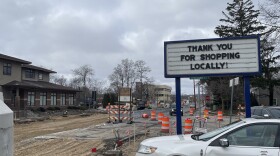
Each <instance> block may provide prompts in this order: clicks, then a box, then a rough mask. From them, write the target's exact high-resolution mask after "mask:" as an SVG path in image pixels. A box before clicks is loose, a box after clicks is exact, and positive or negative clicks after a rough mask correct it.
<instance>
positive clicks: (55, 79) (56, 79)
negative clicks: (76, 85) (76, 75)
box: [50, 74, 67, 86]
mask: <svg viewBox="0 0 280 156" xmlns="http://www.w3.org/2000/svg"><path fill="white" fill-rule="evenodd" d="M50 82H52V83H54V84H58V85H62V86H67V79H66V78H65V77H64V76H63V75H58V74H52V75H50Z"/></svg>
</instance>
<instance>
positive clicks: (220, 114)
mask: <svg viewBox="0 0 280 156" xmlns="http://www.w3.org/2000/svg"><path fill="white" fill-rule="evenodd" d="M218 121H223V112H222V111H218Z"/></svg>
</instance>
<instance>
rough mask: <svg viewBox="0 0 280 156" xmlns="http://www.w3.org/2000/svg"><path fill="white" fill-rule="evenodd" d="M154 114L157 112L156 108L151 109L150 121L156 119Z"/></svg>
mask: <svg viewBox="0 0 280 156" xmlns="http://www.w3.org/2000/svg"><path fill="white" fill-rule="evenodd" d="M156 115H157V112H156V110H152V111H151V121H156V120H157V119H156Z"/></svg>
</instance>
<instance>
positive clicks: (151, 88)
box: [134, 82, 172, 104]
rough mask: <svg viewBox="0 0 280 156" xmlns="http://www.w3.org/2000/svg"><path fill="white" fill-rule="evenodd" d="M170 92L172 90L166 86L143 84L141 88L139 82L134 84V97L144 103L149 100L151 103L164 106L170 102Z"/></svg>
mask: <svg viewBox="0 0 280 156" xmlns="http://www.w3.org/2000/svg"><path fill="white" fill-rule="evenodd" d="M141 89H142V93H141ZM171 90H172V88H171V87H169V86H167V85H153V84H143V85H142V86H141V82H136V90H135V93H134V96H135V97H136V98H137V99H143V100H145V101H149V100H150V101H154V102H153V103H158V104H159V103H161V104H166V103H170V102H171ZM141 96H142V97H141Z"/></svg>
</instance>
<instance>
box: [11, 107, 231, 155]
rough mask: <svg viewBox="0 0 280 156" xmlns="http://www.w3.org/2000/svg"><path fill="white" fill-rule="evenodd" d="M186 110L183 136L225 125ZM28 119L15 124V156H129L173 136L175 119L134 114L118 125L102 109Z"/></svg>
mask: <svg viewBox="0 0 280 156" xmlns="http://www.w3.org/2000/svg"><path fill="white" fill-rule="evenodd" d="M190 110H191V109H189V108H187V107H184V113H185V115H184V116H182V121H183V124H182V125H183V126H182V129H183V133H185V134H188V133H201V132H207V131H211V130H213V129H216V128H218V127H220V126H222V125H224V124H228V118H227V117H225V118H224V119H223V118H222V120H218V119H221V118H220V117H218V116H217V115H215V114H209V112H208V111H207V113H206V114H205V113H204V114H203V116H202V117H199V116H198V112H195V111H193V110H191V111H190ZM58 114H59V113H58ZM130 115H131V114H130ZM205 115H207V116H205ZM30 116H33V117H30V118H26V119H18V120H15V123H14V155H16V156H25V155H29V156H36V155H46V156H48V155H50V156H51V155H60V156H69V155H84V156H89V155H126V156H130V155H131V156H132V155H135V153H136V151H137V147H138V145H139V143H140V142H141V141H142V140H144V139H147V138H150V137H157V136H165V135H174V134H176V116H168V109H165V108H161V109H157V110H156V109H153V110H150V109H145V110H138V111H134V112H133V114H132V118H124V117H122V116H121V117H122V119H124V120H122V121H121V122H120V121H118V120H117V119H118V117H120V116H118V115H113V114H110V111H108V110H106V109H105V110H91V111H84V112H79V113H77V112H68V114H67V115H65V114H63V113H61V115H57V114H56V115H52V116H51V115H50V116H36V115H35V114H31V115H30ZM112 119H116V120H112ZM126 119H129V120H126ZM130 119H132V120H130ZM166 119H168V120H167V124H166V121H165V120H166ZM163 120H164V121H163Z"/></svg>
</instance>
